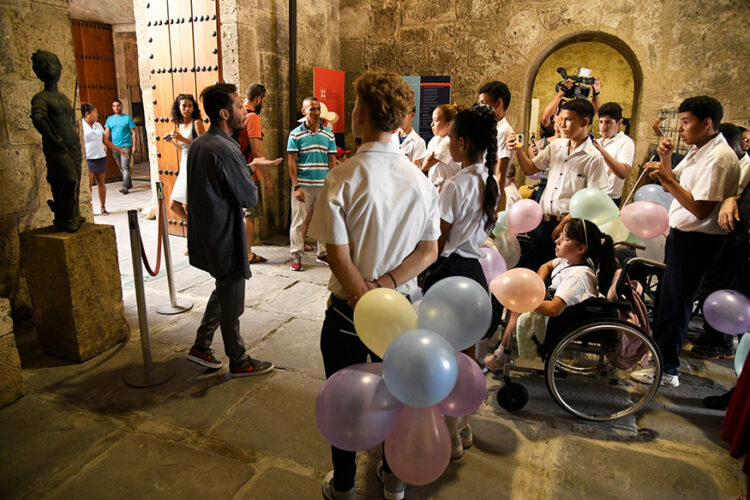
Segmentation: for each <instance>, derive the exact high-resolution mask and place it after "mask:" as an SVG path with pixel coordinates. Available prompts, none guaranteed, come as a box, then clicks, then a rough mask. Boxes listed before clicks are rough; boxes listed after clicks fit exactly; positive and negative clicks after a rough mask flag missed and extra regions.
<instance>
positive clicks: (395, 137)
mask: <svg viewBox="0 0 750 500" xmlns="http://www.w3.org/2000/svg"><path fill="white" fill-rule="evenodd" d="M391 142H392V143H393V144H394V145H395V146H396V147H397V148H398V149H399V151H401V152H402V153H403V154H404V155H405V156H406V157H407V158H409V161H411V162H412V163H414V162H415V161H420V162H421V161H422V160H423V159H424V157H425V152H426V151H427V147H426V146H425V142H424V139H422V136H421V135H419V134H418V133H417V131H416V130H414V129H411V132H409V134H408V135H407V136H406V137H404V140H403V141H401V137H400V136H399V134H398V130H397V131H395V132H394V133H393V134H392V135H391Z"/></svg>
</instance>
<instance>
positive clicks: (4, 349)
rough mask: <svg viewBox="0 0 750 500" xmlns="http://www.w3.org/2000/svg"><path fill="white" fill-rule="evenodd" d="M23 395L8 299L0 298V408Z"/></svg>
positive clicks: (19, 364) (19, 359)
mask: <svg viewBox="0 0 750 500" xmlns="http://www.w3.org/2000/svg"><path fill="white" fill-rule="evenodd" d="M21 396H23V379H22V378H21V358H19V357H18V349H16V338H15V336H14V335H13V320H12V319H11V318H10V301H9V300H8V299H5V298H0V408H2V407H3V406H5V405H7V404H9V403H12V402H13V401H15V400H16V399H18V398H20V397H21Z"/></svg>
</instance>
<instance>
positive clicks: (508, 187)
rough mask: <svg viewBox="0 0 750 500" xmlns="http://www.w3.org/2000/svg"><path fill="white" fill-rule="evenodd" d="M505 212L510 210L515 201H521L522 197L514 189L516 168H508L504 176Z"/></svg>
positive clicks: (516, 189)
mask: <svg viewBox="0 0 750 500" xmlns="http://www.w3.org/2000/svg"><path fill="white" fill-rule="evenodd" d="M503 191H505V210H510V207H512V206H513V204H514V203H516V202H517V201H521V200H522V199H523V196H521V192H520V191H519V190H518V188H517V187H516V166H515V165H510V166H508V173H507V174H506V175H505V188H504V189H503Z"/></svg>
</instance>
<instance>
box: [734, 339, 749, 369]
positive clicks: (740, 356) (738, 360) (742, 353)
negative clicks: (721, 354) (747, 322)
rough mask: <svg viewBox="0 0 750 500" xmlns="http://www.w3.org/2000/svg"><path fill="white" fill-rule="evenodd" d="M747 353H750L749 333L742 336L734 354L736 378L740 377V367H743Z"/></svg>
mask: <svg viewBox="0 0 750 500" xmlns="http://www.w3.org/2000/svg"><path fill="white" fill-rule="evenodd" d="M748 352H750V333H746V334H745V335H743V336H742V338H741V339H740V343H739V345H738V346H737V352H735V353H734V372H735V373H736V374H737V376H738V377H739V376H740V375H742V367H743V366H744V365H745V360H746V359H747V354H748Z"/></svg>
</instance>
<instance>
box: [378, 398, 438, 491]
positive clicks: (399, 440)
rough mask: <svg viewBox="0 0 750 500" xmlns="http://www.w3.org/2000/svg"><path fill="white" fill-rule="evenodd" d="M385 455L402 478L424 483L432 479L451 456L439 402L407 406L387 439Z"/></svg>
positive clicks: (397, 474)
mask: <svg viewBox="0 0 750 500" xmlns="http://www.w3.org/2000/svg"><path fill="white" fill-rule="evenodd" d="M385 456H386V458H387V459H388V465H389V466H390V468H391V470H392V471H393V473H394V474H395V475H396V476H397V477H398V478H399V479H401V480H402V481H404V482H406V483H409V484H413V485H415V486H421V485H424V484H428V483H431V482H433V481H434V480H435V479H437V478H439V477H440V475H441V474H442V473H443V472H444V471H445V469H446V468H447V467H448V463H449V462H450V460H451V437H450V433H449V432H448V426H447V425H445V419H444V418H443V416H442V415H441V414H440V410H439V409H438V407H437V405H436V406H429V407H427V408H414V407H413V406H404V408H403V409H402V410H401V413H399V415H398V418H397V419H396V424H395V425H394V426H393V430H392V431H391V433H390V434H388V437H387V438H386V439H385Z"/></svg>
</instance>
